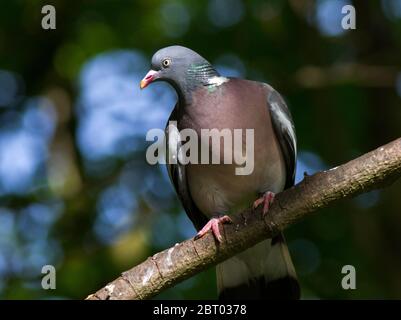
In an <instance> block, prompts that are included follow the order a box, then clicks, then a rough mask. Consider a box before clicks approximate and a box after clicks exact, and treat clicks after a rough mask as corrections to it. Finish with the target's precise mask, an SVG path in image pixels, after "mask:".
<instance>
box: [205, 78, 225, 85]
mask: <svg viewBox="0 0 401 320" xmlns="http://www.w3.org/2000/svg"><path fill="white" fill-rule="evenodd" d="M229 80H230V79H228V78H226V77H211V78H210V79H209V80H208V81H207V84H208V85H210V86H216V87H218V86H221V85H222V84H223V83H225V82H228V81H229Z"/></svg>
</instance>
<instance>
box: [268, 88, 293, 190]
mask: <svg viewBox="0 0 401 320" xmlns="http://www.w3.org/2000/svg"><path fill="white" fill-rule="evenodd" d="M267 87H268V90H267V92H268V93H267V105H268V107H269V109H270V115H271V120H272V124H273V128H274V132H275V133H276V137H277V140H278V142H279V144H280V148H281V151H282V153H283V157H284V161H285V168H286V182H285V188H286V189H287V188H289V187H291V186H293V185H294V181H295V169H296V161H297V140H296V135H295V127H294V122H293V120H292V116H291V113H290V110H289V109H288V107H287V105H286V103H285V101H284V99H283V98H282V97H281V95H280V94H279V93H278V92H277V91H276V90H274V89H273V88H272V87H270V86H268V85H267Z"/></svg>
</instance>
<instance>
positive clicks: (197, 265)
mask: <svg viewBox="0 0 401 320" xmlns="http://www.w3.org/2000/svg"><path fill="white" fill-rule="evenodd" d="M400 175H401V138H399V139H397V140H395V141H393V142H391V143H389V144H387V145H385V146H382V147H380V148H378V149H376V150H374V151H372V152H369V153H367V154H365V155H363V156H361V157H359V158H357V159H355V160H352V161H350V162H348V163H346V164H343V165H341V166H339V167H336V168H333V169H330V170H328V171H322V172H318V173H316V174H314V175H312V176H308V175H305V178H304V180H303V181H302V182H300V183H299V184H297V185H296V186H294V187H292V188H290V189H287V190H285V191H283V192H281V193H279V194H277V195H276V197H275V201H274V203H273V205H272V207H271V209H270V211H269V214H267V215H266V217H265V218H263V217H262V214H261V211H260V210H257V211H253V210H251V209H249V210H246V211H243V212H241V213H240V214H237V215H234V216H233V217H232V218H233V224H230V225H224V227H222V228H223V233H222V234H223V237H224V240H223V243H221V244H218V243H216V241H215V240H214V237H213V236H212V235H211V234H210V233H209V234H207V235H206V236H204V237H203V238H201V239H199V240H196V241H195V240H193V239H189V240H186V241H184V242H181V243H180V244H176V245H175V246H174V247H171V248H170V249H166V250H164V251H162V252H159V253H156V254H155V255H153V256H152V257H149V258H148V259H147V260H146V261H144V262H143V263H141V264H139V265H137V266H136V267H134V268H132V269H130V270H128V271H126V272H124V273H122V275H121V276H120V277H119V278H117V279H116V280H114V281H113V282H111V283H109V284H108V285H107V286H105V287H104V288H102V289H100V290H99V291H97V292H96V293H95V294H92V295H89V296H88V297H87V299H90V300H106V299H147V298H151V297H153V296H155V295H157V294H158V293H160V292H161V291H163V290H165V289H167V288H169V287H171V286H173V285H175V284H177V283H178V282H180V281H183V280H185V279H187V278H189V277H191V276H193V275H195V274H197V273H198V272H201V271H202V270H205V269H207V268H210V267H212V266H214V265H216V264H217V263H219V262H221V261H223V260H226V259H227V258H229V257H231V256H233V255H235V254H237V253H239V252H241V251H243V250H245V249H247V248H249V247H252V246H253V245H255V244H256V243H258V242H260V241H262V240H264V239H267V238H271V237H273V236H274V235H275V234H277V233H278V232H279V231H281V230H283V229H285V228H286V227H288V226H290V225H291V224H293V223H295V222H297V221H299V220H300V219H301V218H304V217H305V216H307V214H309V213H312V212H314V211H316V210H317V209H320V208H323V207H326V206H327V205H329V204H330V203H332V202H334V201H336V200H339V199H343V198H348V197H353V196H356V195H358V194H360V193H363V192H367V191H369V190H372V189H377V188H382V187H384V186H386V185H389V184H391V183H392V182H394V181H395V180H396V179H397V178H398V177H399V176H400Z"/></svg>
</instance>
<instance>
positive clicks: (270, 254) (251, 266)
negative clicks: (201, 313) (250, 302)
mask: <svg viewBox="0 0 401 320" xmlns="http://www.w3.org/2000/svg"><path fill="white" fill-rule="evenodd" d="M216 272H217V288H218V291H219V299H224V300H226V299H227V300H229V299H299V297H300V288H299V284H298V280H297V276H296V273H295V268H294V266H293V264H292V261H291V257H290V254H289V251H288V248H287V245H286V243H285V239H284V237H283V236H282V235H281V234H280V235H278V236H277V237H275V238H273V239H271V240H270V239H269V240H265V241H263V242H261V243H258V244H257V245H255V246H254V247H252V248H249V249H247V250H246V251H244V252H242V253H240V254H239V255H237V256H235V257H232V258H230V259H228V260H226V261H224V262H223V263H221V264H219V265H218V266H217V268H216Z"/></svg>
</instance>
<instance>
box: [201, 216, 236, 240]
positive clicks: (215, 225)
mask: <svg viewBox="0 0 401 320" xmlns="http://www.w3.org/2000/svg"><path fill="white" fill-rule="evenodd" d="M220 223H221V224H223V223H232V220H231V218H230V217H229V216H221V217H218V218H212V219H210V220H209V222H208V223H206V224H205V226H204V227H203V228H202V229H201V230H200V231H199V232H198V234H197V235H196V236H195V240H196V239H199V238H201V237H203V236H204V235H205V234H206V233H207V232H208V231H209V230H212V233H213V235H214V236H215V238H216V239H217V241H218V242H222V241H223V237H222V236H221V233H220V230H219V224H220Z"/></svg>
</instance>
